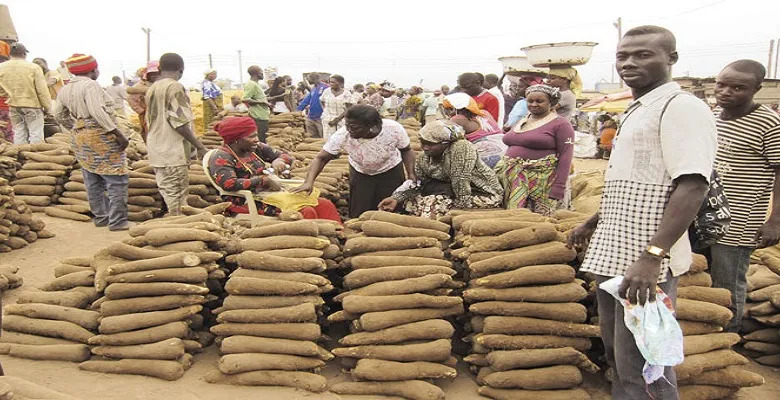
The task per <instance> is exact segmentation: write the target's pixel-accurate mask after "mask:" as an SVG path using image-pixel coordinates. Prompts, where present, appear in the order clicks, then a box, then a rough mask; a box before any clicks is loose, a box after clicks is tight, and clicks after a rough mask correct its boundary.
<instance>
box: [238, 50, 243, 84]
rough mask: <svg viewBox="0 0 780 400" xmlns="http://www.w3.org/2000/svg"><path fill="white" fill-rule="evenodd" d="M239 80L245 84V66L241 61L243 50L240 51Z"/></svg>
mask: <svg viewBox="0 0 780 400" xmlns="http://www.w3.org/2000/svg"><path fill="white" fill-rule="evenodd" d="M238 82H239V83H240V84H241V86H242V87H243V86H244V66H243V64H242V63H241V50H239V51H238Z"/></svg>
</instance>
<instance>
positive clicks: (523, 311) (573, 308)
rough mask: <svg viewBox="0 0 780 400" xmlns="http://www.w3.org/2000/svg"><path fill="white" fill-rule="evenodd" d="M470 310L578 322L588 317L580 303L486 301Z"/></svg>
mask: <svg viewBox="0 0 780 400" xmlns="http://www.w3.org/2000/svg"><path fill="white" fill-rule="evenodd" d="M469 311H470V312H471V313H472V314H476V315H503V316H509V317H533V318H543V319H548V320H555V321H565V322H577V323H584V322H585V321H586V320H587V317H588V313H587V310H586V308H585V306H584V305H582V304H579V303H525V302H510V301H485V302H480V303H474V304H472V305H470V306H469Z"/></svg>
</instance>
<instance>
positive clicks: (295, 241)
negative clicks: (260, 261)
mask: <svg viewBox="0 0 780 400" xmlns="http://www.w3.org/2000/svg"><path fill="white" fill-rule="evenodd" d="M328 245H330V242H329V241H327V240H325V239H320V238H317V237H310V236H289V235H279V236H271V237H265V238H253V239H242V240H241V249H242V250H243V251H248V250H253V251H266V250H280V249H295V248H304V249H315V250H322V249H324V248H326V247H328Z"/></svg>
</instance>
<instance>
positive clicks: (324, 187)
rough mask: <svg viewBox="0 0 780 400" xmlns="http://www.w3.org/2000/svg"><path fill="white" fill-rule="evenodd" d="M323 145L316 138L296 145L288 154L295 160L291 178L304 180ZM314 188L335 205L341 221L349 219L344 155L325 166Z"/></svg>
mask: <svg viewBox="0 0 780 400" xmlns="http://www.w3.org/2000/svg"><path fill="white" fill-rule="evenodd" d="M269 140H270V139H269ZM324 145H325V139H317V138H305V139H303V141H301V142H300V143H298V144H297V145H296V146H295V147H294V148H293V149H292V151H290V152H289V154H290V156H292V157H293V158H295V159H296V161H295V163H294V164H293V168H292V169H291V170H290V174H291V176H292V177H293V178H299V179H304V178H306V174H307V173H308V171H309V165H311V162H312V160H313V159H314V157H316V156H317V154H318V153H319V152H320V150H322V147H323V146H324ZM314 187H316V188H317V189H319V190H320V193H321V196H322V197H324V198H326V199H328V200H330V201H332V202H333V204H335V205H336V207H337V208H338V209H339V213H340V214H341V216H342V218H343V219H345V220H346V219H347V218H349V215H348V213H349V210H348V205H349V161H348V159H347V155H346V154H344V155H343V156H341V157H339V158H337V159H334V160H332V161H331V162H329V163H328V165H326V166H325V168H324V169H323V170H322V172H321V173H320V174H319V175H318V176H317V179H316V180H315V181H314Z"/></svg>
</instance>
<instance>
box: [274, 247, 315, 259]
mask: <svg viewBox="0 0 780 400" xmlns="http://www.w3.org/2000/svg"><path fill="white" fill-rule="evenodd" d="M262 254H265V255H269V256H279V257H284V258H320V257H322V256H323V251H322V250H316V249H279V250H268V251H264V252H263V253H262Z"/></svg>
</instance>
